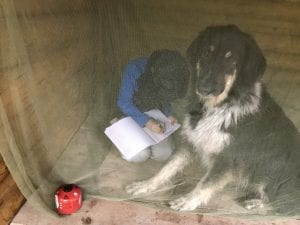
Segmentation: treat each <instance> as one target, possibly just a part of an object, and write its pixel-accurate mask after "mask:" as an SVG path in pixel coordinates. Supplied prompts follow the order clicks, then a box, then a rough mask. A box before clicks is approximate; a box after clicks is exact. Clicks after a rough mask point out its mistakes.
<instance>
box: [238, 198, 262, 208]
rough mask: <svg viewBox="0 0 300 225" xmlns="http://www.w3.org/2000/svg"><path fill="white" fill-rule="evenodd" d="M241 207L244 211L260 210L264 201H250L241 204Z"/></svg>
mask: <svg viewBox="0 0 300 225" xmlns="http://www.w3.org/2000/svg"><path fill="white" fill-rule="evenodd" d="M243 206H244V207H245V208H246V209H249V210H253V209H262V208H264V207H265V204H264V201H263V200H262V199H250V200H246V201H244V202H243Z"/></svg>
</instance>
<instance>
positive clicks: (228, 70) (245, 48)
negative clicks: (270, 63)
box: [187, 25, 266, 106]
mask: <svg viewBox="0 0 300 225" xmlns="http://www.w3.org/2000/svg"><path fill="white" fill-rule="evenodd" d="M187 56H188V58H189V61H190V63H191V65H192V67H193V74H194V78H195V82H194V85H195V87H194V89H195V90H194V91H195V92H196V94H197V95H198V96H199V97H200V98H201V99H202V100H204V101H206V102H209V105H211V106H216V105H219V104H220V103H222V102H223V101H224V100H225V99H227V97H228V95H230V94H232V93H233V94H236V95H240V94H241V92H245V91H248V90H250V89H253V86H254V84H255V83H256V82H257V81H259V80H260V79H261V77H262V75H263V73H264V71H265V67H266V61H265V58H264V56H263V54H262V51H261V50H260V48H259V47H258V45H257V44H256V42H255V40H254V39H253V38H252V37H251V36H250V35H248V34H246V33H244V32H242V31H241V30H239V28H237V27H236V26H234V25H227V26H212V27H207V28H206V29H205V30H204V31H202V32H200V34H199V36H198V37H197V38H196V39H195V40H194V41H193V42H192V44H191V45H190V47H189V48H188V50H187Z"/></svg>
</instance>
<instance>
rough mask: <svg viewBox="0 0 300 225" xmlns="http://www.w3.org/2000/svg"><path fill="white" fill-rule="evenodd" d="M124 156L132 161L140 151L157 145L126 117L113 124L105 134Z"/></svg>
mask: <svg viewBox="0 0 300 225" xmlns="http://www.w3.org/2000/svg"><path fill="white" fill-rule="evenodd" d="M104 133H105V134H106V135H107V136H108V138H109V139H110V140H111V141H112V142H113V144H114V145H115V146H116V147H117V148H118V149H119V151H120V152H121V153H122V154H123V156H124V158H125V159H131V158H132V157H133V156H135V155H136V154H137V153H139V152H140V151H142V150H144V149H145V148H147V147H149V146H150V145H153V144H155V142H154V140H153V139H151V137H149V136H148V135H147V134H146V133H145V132H144V131H143V129H142V128H141V127H140V126H139V125H138V124H137V123H136V122H135V121H134V120H133V119H132V118H131V117H126V118H123V119H121V120H119V121H118V122H116V123H114V124H112V125H111V126H109V127H108V128H106V129H105V132H104Z"/></svg>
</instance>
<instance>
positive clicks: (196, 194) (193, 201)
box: [169, 172, 233, 211]
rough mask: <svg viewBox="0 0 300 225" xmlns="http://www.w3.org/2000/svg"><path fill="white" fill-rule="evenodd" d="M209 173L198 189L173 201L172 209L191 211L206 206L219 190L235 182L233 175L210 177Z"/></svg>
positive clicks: (198, 185)
mask: <svg viewBox="0 0 300 225" xmlns="http://www.w3.org/2000/svg"><path fill="white" fill-rule="evenodd" d="M209 175H210V173H208V174H207V175H206V176H205V178H204V179H202V181H200V182H199V183H198V184H197V185H196V187H195V188H194V189H193V190H192V191H191V192H189V193H188V194H186V195H185V196H183V197H180V198H178V199H175V200H174V201H171V202H170V203H169V204H170V207H171V208H172V209H174V210H179V211H190V210H194V209H196V208H197V207H198V206H204V205H206V204H207V203H208V201H209V200H210V199H211V197H212V196H213V195H214V194H215V193H216V192H217V191H219V190H221V189H223V188H224V187H225V186H226V185H227V184H228V183H229V182H231V181H232V180H233V176H232V173H230V172H227V173H226V174H223V175H220V176H217V177H210V176H209Z"/></svg>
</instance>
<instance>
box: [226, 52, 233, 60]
mask: <svg viewBox="0 0 300 225" xmlns="http://www.w3.org/2000/svg"><path fill="white" fill-rule="evenodd" d="M231 56H232V53H231V51H228V52H226V54H225V58H226V59H228V58H230V57H231Z"/></svg>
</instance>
